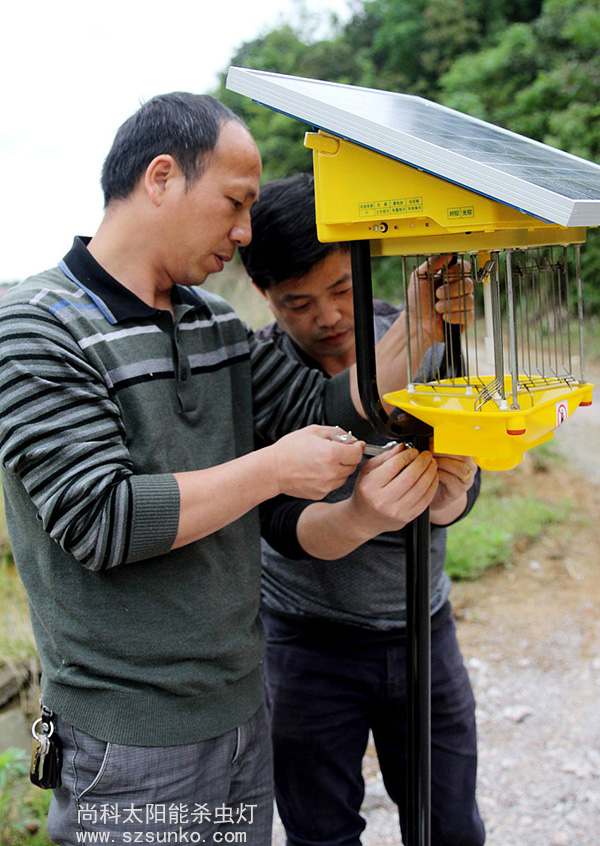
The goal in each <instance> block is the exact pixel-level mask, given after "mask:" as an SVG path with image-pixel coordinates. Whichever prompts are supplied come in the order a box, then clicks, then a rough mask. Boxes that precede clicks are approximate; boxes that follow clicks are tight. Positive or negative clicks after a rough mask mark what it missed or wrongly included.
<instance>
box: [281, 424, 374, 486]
mask: <svg viewBox="0 0 600 846" xmlns="http://www.w3.org/2000/svg"><path fill="white" fill-rule="evenodd" d="M339 432H340V430H339V429H337V427H331V426H307V427H306V428H304V429H298V430H297V431H296V432H291V433H290V434H289V435H285V436H284V437H283V438H281V439H280V440H278V441H277V442H276V443H275V444H273V445H272V446H270V447H267V449H269V450H271V451H272V453H273V456H274V459H275V462H274V469H275V472H276V473H277V477H278V479H279V489H280V493H284V494H288V496H295V497H300V498H302V499H323V497H324V496H326V495H327V494H328V493H329V492H330V491H332V490H334V489H335V488H339V487H340V485H342V484H343V483H344V482H345V481H346V479H347V478H348V476H350V474H351V473H353V472H354V470H355V469H356V467H357V465H358V464H359V462H360V460H361V458H362V454H363V449H364V447H365V443H364V441H356V440H355V441H354V442H353V443H340V442H339V441H336V440H334V437H335V436H336V434H337V433H339Z"/></svg>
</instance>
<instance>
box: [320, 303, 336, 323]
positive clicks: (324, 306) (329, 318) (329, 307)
mask: <svg viewBox="0 0 600 846" xmlns="http://www.w3.org/2000/svg"><path fill="white" fill-rule="evenodd" d="M341 317H342V313H341V311H340V309H339V308H338V306H337V305H336V304H335V302H333V301H328V302H326V303H319V307H318V310H317V323H318V325H319V326H335V324H336V323H338V322H339V321H340V319H341Z"/></svg>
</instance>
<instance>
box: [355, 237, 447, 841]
mask: <svg viewBox="0 0 600 846" xmlns="http://www.w3.org/2000/svg"><path fill="white" fill-rule="evenodd" d="M351 257H352V280H353V292H354V294H353V296H354V325H355V336H356V369H357V378H358V391H359V395H360V399H361V402H362V404H363V408H364V409H365V412H366V414H367V416H368V418H369V419H370V421H371V422H372V423H373V425H374V426H375V428H376V429H377V430H378V431H380V432H382V433H383V434H386V435H387V436H388V437H390V436H391V437H393V438H396V439H397V440H398V441H402V440H403V441H411V442H412V443H413V444H414V445H415V446H416V447H417V449H419V450H425V449H428V448H429V439H430V437H431V435H432V434H433V430H432V429H431V427H430V426H427V425H425V424H424V423H422V422H421V421H420V420H416V419H415V418H414V417H410V416H409V415H404V416H403V417H402V418H401V419H400V420H398V421H396V420H391V419H390V417H389V416H388V414H387V412H386V410H385V408H384V407H383V404H382V402H381V398H380V396H379V390H378V388H377V368H376V361H375V331H374V327H373V288H372V282H371V254H370V244H369V242H368V241H353V242H352V245H351ZM406 534H407V544H406V650H407V702H408V713H407V729H406V730H407V747H406V748H407V800H406V801H407V808H406V811H407V813H406V819H407V828H406V836H407V841H406V846H430V839H431V834H430V829H431V825H430V819H431V599H430V594H431V564H430V559H429V552H430V533H429V509H428V508H427V509H426V510H425V511H424V512H423V513H422V514H420V515H419V516H418V517H417V518H416V519H415V520H413V521H412V522H411V523H410V524H409V526H408V527H407V533H406Z"/></svg>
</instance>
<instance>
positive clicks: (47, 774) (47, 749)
mask: <svg viewBox="0 0 600 846" xmlns="http://www.w3.org/2000/svg"><path fill="white" fill-rule="evenodd" d="M38 727H39V733H38ZM31 734H32V735H33V750H32V755H31V769H30V772H29V779H30V781H31V783H32V784H35V785H36V787H41V788H42V789H43V790H48V789H49V788H53V787H60V768H61V763H62V744H61V742H60V738H59V737H58V735H56V734H55V733H54V724H53V723H52V722H46V721H45V720H44V721H43V720H41V719H39V720H36V721H35V723H34V724H33V726H32V727H31Z"/></svg>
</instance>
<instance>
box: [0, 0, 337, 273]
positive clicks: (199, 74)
mask: <svg viewBox="0 0 600 846" xmlns="http://www.w3.org/2000/svg"><path fill="white" fill-rule="evenodd" d="M303 4H304V6H305V7H306V9H307V10H308V12H311V13H316V14H317V15H318V18H317V19H318V20H321V21H322V30H321V32H323V33H324V32H326V27H327V21H328V16H329V13H330V12H336V13H337V14H338V15H339V16H340V18H341V19H342V20H344V19H346V18H347V17H348V15H349V11H348V8H349V2H348V0H303ZM299 14H300V7H299V3H298V0H225V2H217V0H161V2H156V0H144V2H142V0H101V2H99V0H54V2H48V0H18V2H17V0H12V2H10V4H6V5H5V7H4V8H3V13H2V23H1V33H2V34H1V42H0V45H1V46H0V80H1V82H0V93H1V97H0V172H1V173H2V176H3V179H2V184H3V189H4V190H3V194H4V201H3V203H2V205H1V206H0V282H2V281H13V280H18V279H23V278H25V277H26V276H28V275H30V274H32V273H37V272H38V271H40V270H45V269H46V268H48V267H52V266H54V265H55V264H57V262H58V261H59V259H61V258H62V256H63V255H64V254H65V253H66V252H67V251H68V250H69V248H70V246H71V243H72V240H73V236H74V235H93V234H94V232H95V230H96V228H97V227H98V224H99V223H100V221H101V219H102V194H101V191H100V171H101V168H102V162H103V161H104V157H105V156H106V153H107V152H108V150H109V148H110V145H111V143H112V140H113V137H114V135H115V132H116V131H117V129H118V128H119V126H120V125H121V124H122V123H123V121H124V120H126V118H128V117H129V115H131V114H133V112H135V111H136V109H137V108H138V106H139V105H140V103H142V102H144V101H145V100H147V99H149V98H150V97H153V96H154V95H155V94H161V93H164V92H168V91H182V90H183V91H193V92H195V93H204V92H207V91H210V90H211V89H213V88H214V87H215V86H216V84H217V75H218V74H219V72H221V71H224V70H226V69H227V67H228V64H229V60H230V59H231V57H232V56H233V54H234V53H235V51H236V49H237V48H238V47H240V46H241V44H242V43H244V42H245V41H250V40H251V39H253V38H255V37H257V36H259V35H261V34H264V33H265V32H268V31H269V30H271V29H273V28H274V27H275V26H277V25H279V24H281V23H282V22H283V21H291V22H294V21H297V20H298V15H299Z"/></svg>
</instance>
